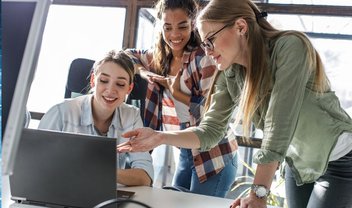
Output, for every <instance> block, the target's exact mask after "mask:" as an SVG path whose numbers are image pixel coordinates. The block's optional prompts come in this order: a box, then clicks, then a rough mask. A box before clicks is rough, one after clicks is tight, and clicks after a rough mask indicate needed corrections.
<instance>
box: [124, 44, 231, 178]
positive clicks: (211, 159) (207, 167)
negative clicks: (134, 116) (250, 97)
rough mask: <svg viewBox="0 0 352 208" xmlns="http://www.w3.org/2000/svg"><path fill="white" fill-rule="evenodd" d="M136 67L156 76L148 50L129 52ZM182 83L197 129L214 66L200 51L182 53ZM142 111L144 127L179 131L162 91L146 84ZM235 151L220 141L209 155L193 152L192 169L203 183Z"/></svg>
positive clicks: (165, 94)
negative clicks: (185, 89)
mask: <svg viewBox="0 0 352 208" xmlns="http://www.w3.org/2000/svg"><path fill="white" fill-rule="evenodd" d="M126 52H127V53H128V54H129V55H130V57H131V58H132V60H133V62H134V63H135V64H140V65H142V66H143V67H144V68H145V69H146V70H148V71H151V72H154V73H156V70H155V69H154V67H153V52H152V51H150V50H136V49H128V50H126ZM182 62H183V67H182V71H183V72H182V75H181V81H184V82H185V85H186V86H187V88H188V89H189V90H190V92H191V100H190V101H191V103H190V107H189V112H190V116H191V120H190V124H191V126H196V125H198V124H199V122H200V120H201V115H202V111H203V106H204V103H205V99H206V96H207V93H208V91H209V88H210V87H211V83H212V81H213V79H214V75H215V73H214V72H215V70H216V66H215V65H214V62H213V61H212V60H211V58H209V57H208V56H205V54H204V51H203V50H202V49H201V48H200V47H196V48H192V49H190V50H189V51H184V53H183V57H182ZM145 106H146V107H145V109H144V125H145V126H148V127H150V128H152V129H155V130H168V131H169V130H179V129H180V122H179V119H178V117H177V114H176V110H175V105H174V102H173V100H172V98H170V97H169V96H168V93H166V92H165V91H164V90H163V88H162V87H160V86H158V85H156V84H150V83H148V89H147V95H146V102H145ZM236 150H237V143H236V142H235V141H231V142H229V140H228V139H227V138H224V139H222V140H221V141H220V142H219V144H218V145H217V146H215V147H214V148H212V149H211V150H210V151H205V152H199V151H198V150H196V149H192V154H193V162H194V165H195V169H196V172H197V175H198V178H199V181H200V182H201V183H202V182H204V181H206V180H207V178H208V177H210V176H213V175H216V174H217V173H219V172H220V171H221V170H222V169H223V168H224V167H225V165H226V164H228V163H230V162H231V161H232V158H233V154H234V153H235V151H236Z"/></svg>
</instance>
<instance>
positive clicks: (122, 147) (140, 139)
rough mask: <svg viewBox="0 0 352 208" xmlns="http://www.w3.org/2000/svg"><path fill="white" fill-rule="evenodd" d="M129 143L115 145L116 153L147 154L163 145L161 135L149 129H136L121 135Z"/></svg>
mask: <svg viewBox="0 0 352 208" xmlns="http://www.w3.org/2000/svg"><path fill="white" fill-rule="evenodd" d="M121 136H122V137H125V138H130V140H129V141H127V142H124V143H121V144H119V145H117V151H118V152H147V151H149V150H152V149H154V148H155V147H157V146H159V145H161V144H163V138H162V133H161V132H158V131H154V130H153V129H151V128H146V127H145V128H138V129H135V130H132V131H128V132H126V133H124V134H122V135H121Z"/></svg>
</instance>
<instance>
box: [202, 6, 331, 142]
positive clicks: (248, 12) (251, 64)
mask: <svg viewBox="0 0 352 208" xmlns="http://www.w3.org/2000/svg"><path fill="white" fill-rule="evenodd" d="M260 14H261V11H260V10H259V9H258V7H257V6H256V5H255V4H254V3H253V2H252V1H251V0H231V1H229V0H212V1H210V2H209V4H208V5H207V6H206V7H205V8H204V9H203V10H202V11H201V12H200V14H199V15H198V17H197V21H199V22H203V21H206V22H214V23H223V24H229V23H233V22H234V21H236V20H237V19H238V18H243V19H244V20H245V21H246V22H247V25H248V31H247V35H246V38H247V44H248V52H247V54H246V56H247V57H248V63H247V67H248V68H246V69H245V70H244V73H245V82H244V86H243V89H242V93H241V98H240V102H239V111H238V112H239V113H238V114H237V116H236V122H237V123H238V122H239V120H240V119H242V123H243V127H244V135H245V137H248V136H249V127H250V125H251V120H252V118H253V116H254V113H255V112H256V110H257V109H258V108H259V107H260V106H261V104H263V102H264V101H265V100H266V99H267V98H268V96H270V90H271V87H272V78H271V76H272V75H271V72H270V70H269V63H268V57H269V54H270V50H271V49H270V48H268V41H275V40H276V39H277V38H279V37H281V36H283V35H289V34H294V35H296V36H298V37H299V38H300V39H301V40H302V41H303V42H304V44H305V45H306V47H307V51H308V55H309V57H308V60H309V66H308V68H309V69H313V70H315V79H314V90H316V91H317V92H318V93H322V92H324V91H326V89H328V88H329V81H328V79H327V76H326V74H325V71H324V68H323V64H322V62H321V59H320V56H319V54H318V53H317V52H316V50H315V49H314V47H313V45H312V44H311V42H310V41H309V39H308V38H307V36H306V35H305V34H304V33H301V32H298V31H280V30H277V29H275V28H274V27H273V26H272V25H271V24H270V23H269V22H268V21H266V19H265V18H262V17H260V16H258V15H260ZM213 84H214V83H213ZM210 94H211V93H209V95H210ZM209 101H210V99H209V97H208V99H207V102H208V103H207V104H206V107H207V106H209Z"/></svg>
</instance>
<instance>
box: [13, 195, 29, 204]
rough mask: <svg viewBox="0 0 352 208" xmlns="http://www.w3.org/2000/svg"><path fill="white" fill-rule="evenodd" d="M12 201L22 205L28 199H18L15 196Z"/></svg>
mask: <svg viewBox="0 0 352 208" xmlns="http://www.w3.org/2000/svg"><path fill="white" fill-rule="evenodd" d="M11 200H13V201H15V202H17V203H22V202H24V201H26V200H27V199H26V198H23V197H16V196H15V197H14V196H12V197H11Z"/></svg>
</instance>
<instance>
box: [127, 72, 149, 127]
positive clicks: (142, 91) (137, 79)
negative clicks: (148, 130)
mask: <svg viewBox="0 0 352 208" xmlns="http://www.w3.org/2000/svg"><path fill="white" fill-rule="evenodd" d="M147 87H148V82H147V81H146V80H144V79H143V78H142V77H141V76H140V75H139V74H136V75H135V76H134V87H133V90H132V92H131V93H130V95H129V96H128V98H127V100H126V103H127V104H132V105H134V106H136V107H139V109H140V113H141V117H142V120H143V123H144V108H145V97H146V94H147Z"/></svg>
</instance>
